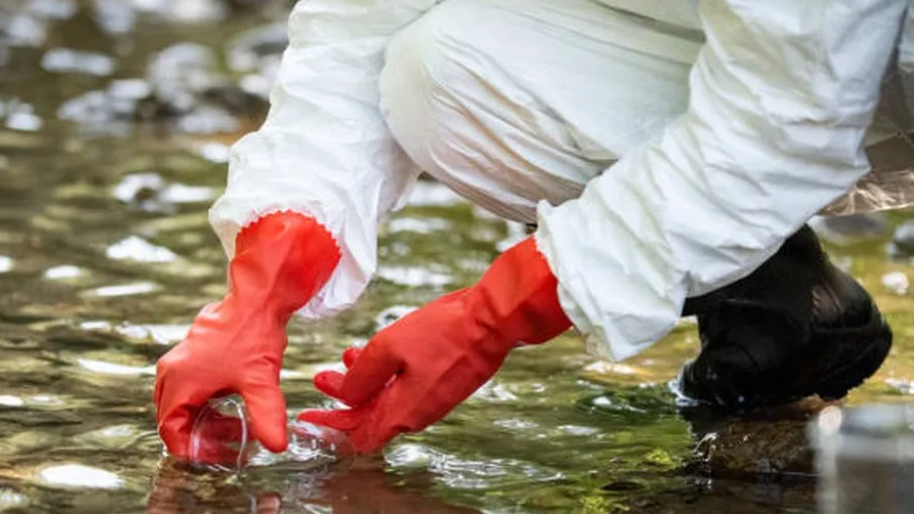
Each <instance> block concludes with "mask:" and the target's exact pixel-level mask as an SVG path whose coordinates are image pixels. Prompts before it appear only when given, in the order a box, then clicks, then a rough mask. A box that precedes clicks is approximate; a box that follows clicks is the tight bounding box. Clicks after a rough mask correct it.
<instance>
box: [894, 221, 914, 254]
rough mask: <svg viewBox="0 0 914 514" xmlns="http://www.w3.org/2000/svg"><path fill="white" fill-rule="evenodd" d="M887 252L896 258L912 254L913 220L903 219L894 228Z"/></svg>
mask: <svg viewBox="0 0 914 514" xmlns="http://www.w3.org/2000/svg"><path fill="white" fill-rule="evenodd" d="M888 252H889V255H890V256H892V257H894V258H896V259H905V258H908V257H912V256H914V220H908V221H905V222H904V223H902V224H901V225H899V226H898V227H897V228H896V229H895V234H894V235H893V236H892V242H891V243H889V246H888Z"/></svg>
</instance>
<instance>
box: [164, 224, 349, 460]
mask: <svg viewBox="0 0 914 514" xmlns="http://www.w3.org/2000/svg"><path fill="white" fill-rule="evenodd" d="M235 247H236V251H235V256H234V258H233V259H232V262H231V264H230V265H229V280H230V292H229V293H228V294H227V295H226V297H225V298H224V299H223V300H222V301H220V302H216V303H213V304H210V305H208V306H206V307H205V308H204V309H203V310H201V311H200V313H199V314H198V315H197V317H196V319H195V320H194V323H193V325H192V326H191V329H190V331H189V332H188V334H187V337H186V338H185V339H184V340H183V341H182V342H181V343H179V344H178V345H176V346H175V347H174V348H173V349H171V350H170V351H169V352H168V353H167V354H165V355H164V356H163V357H162V358H161V359H159V362H158V364H157V366H156V384H155V393H154V402H155V406H156V419H157V422H158V427H159V435H160V436H161V438H162V440H163V441H164V442H165V445H166V447H167V449H168V451H169V452H170V453H171V454H173V455H175V456H176V457H179V458H186V457H187V456H188V445H189V442H190V435H191V429H192V427H193V423H194V420H195V419H196V416H197V414H198V412H199V410H200V409H201V408H202V407H203V406H204V405H206V403H207V402H208V401H209V399H211V398H213V397H217V396H223V395H227V394H232V393H238V394H240V395H241V396H242V398H243V399H244V401H245V405H246V407H247V410H248V413H249V414H250V418H251V431H252V435H253V437H254V438H256V439H257V440H259V441H260V442H261V443H262V444H263V445H264V446H265V447H266V448H268V449H269V450H271V451H274V452H280V451H283V450H284V449H285V448H286V446H287V434H286V406H285V400H284V398H283V395H282V392H281V390H280V388H279V373H280V370H281V369H282V356H283V352H284V351H285V348H286V342H287V339H286V334H285V326H286V324H287V323H288V321H289V318H290V317H291V315H292V313H293V312H294V311H295V310H297V309H299V308H301V307H303V306H304V305H305V304H306V303H307V302H308V301H309V300H310V298H311V297H312V296H313V295H314V294H315V293H316V292H317V291H319V290H320V288H321V287H323V285H324V284H325V283H326V281H327V279H328V278H329V277H330V275H331V274H332V272H333V270H334V269H335V267H336V265H337V263H338V261H339V258H340V253H339V249H338V248H337V246H336V243H335V242H334V240H333V238H332V236H331V235H330V234H329V233H328V232H327V231H326V230H325V229H324V228H323V227H322V226H321V225H320V224H318V223H317V222H316V221H315V220H313V219H312V218H309V217H306V216H302V215H300V214H294V213H277V214H273V215H269V216H266V217H263V218H261V219H259V220H258V221H256V222H255V223H253V224H252V225H249V226H248V227H245V228H244V229H243V230H242V231H241V232H240V233H239V235H238V237H237V238H236V245H235Z"/></svg>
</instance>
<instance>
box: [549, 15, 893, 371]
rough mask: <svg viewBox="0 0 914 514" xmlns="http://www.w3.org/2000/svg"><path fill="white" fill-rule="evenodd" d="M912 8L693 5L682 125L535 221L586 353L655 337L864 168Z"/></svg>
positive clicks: (634, 349)
mask: <svg viewBox="0 0 914 514" xmlns="http://www.w3.org/2000/svg"><path fill="white" fill-rule="evenodd" d="M907 4H908V0H811V1H802V2H798V1H796V0H769V1H765V2H759V1H758V0H703V1H702V3H701V19H702V26H703V29H704V30H705V34H706V42H705V44H704V46H703V47H702V49H701V51H700V54H699V57H698V59H697V61H696V62H695V64H694V65H693V68H692V70H691V74H690V79H689V85H690V99H689V105H688V109H687V111H686V112H685V113H684V114H683V115H682V116H681V117H680V118H678V119H677V120H675V121H674V122H672V123H671V124H670V125H668V126H667V127H666V129H665V130H664V131H663V133H662V134H661V135H660V136H659V137H658V138H657V139H656V140H653V141H651V142H649V143H647V144H645V145H643V146H641V147H639V148H637V149H635V150H633V151H631V152H629V153H628V154H626V155H625V156H623V158H622V159H620V160H619V161H618V162H617V163H616V164H615V165H613V166H612V167H610V168H609V169H607V170H606V171H605V172H604V173H603V174H602V175H601V176H599V177H597V178H595V179H593V180H592V181H591V182H590V183H588V185H587V187H586V188H585V190H584V192H583V194H582V196H581V197H580V198H578V199H575V200H571V201H568V202H566V203H564V204H562V205H560V206H557V207H551V206H549V205H547V204H545V203H542V202H541V203H540V205H539V206H538V218H539V228H538V230H537V233H536V239H537V242H538V245H539V248H540V250H541V251H542V252H543V253H544V254H545V256H546V258H547V260H548V262H549V264H550V266H551V268H552V270H553V272H554V273H555V274H556V276H557V278H558V281H559V297H560V301H561V303H562V306H563V308H564V309H565V311H566V313H567V314H568V316H569V318H570V319H571V320H572V321H573V323H574V324H575V326H576V327H577V328H578V329H579V330H580V331H581V332H582V333H583V334H584V335H585V337H586V340H587V342H588V347H589V349H590V350H591V351H595V352H598V353H599V354H600V355H602V356H604V357H608V358H612V359H616V360H621V359H625V358H627V357H630V356H632V355H634V354H636V353H638V352H640V351H642V350H643V349H645V348H646V347H648V346H650V345H652V344H653V343H655V342H656V341H658V340H659V339H660V338H662V337H664V336H665V335H666V334H667V333H668V332H669V331H670V330H671V329H672V328H673V327H674V326H675V324H676V322H677V321H678V319H679V317H680V315H681V312H682V306H683V303H684V301H685V298H686V297H688V296H697V295H701V294H703V293H707V292H710V291H712V290H714V289H717V288H720V287H722V286H725V285H727V284H729V283H731V282H733V281H735V280H738V279H740V278H742V277H744V276H746V275H748V274H749V273H750V272H751V271H752V270H754V269H755V268H756V267H758V266H759V265H761V264H762V263H763V262H764V261H765V260H766V259H767V258H768V257H770V256H771V255H772V254H773V253H775V252H776V251H777V249H778V248H779V247H780V245H781V244H782V243H783V241H784V240H785V239H786V238H787V237H788V236H789V235H790V234H792V233H793V232H794V231H796V230H797V229H798V228H799V227H800V226H801V225H802V224H803V223H805V222H806V221H807V220H808V219H809V218H810V217H811V216H812V215H814V214H815V213H816V212H817V211H819V210H820V209H821V208H822V207H824V206H826V205H827V204H828V203H829V202H831V201H833V200H834V199H836V198H837V197H838V196H840V195H842V194H843V193H844V192H845V191H847V190H848V189H849V188H850V187H851V186H853V184H854V183H855V182H856V181H857V180H858V179H859V178H860V177H862V176H863V175H864V174H865V173H866V172H867V171H868V169H869V163H868V160H867V157H866V154H865V152H864V147H863V143H864V136H865V133H866V131H867V128H868V127H869V125H870V123H871V121H872V119H873V116H874V112H875V110H876V107H877V103H878V101H879V91H880V83H881V79H882V77H883V75H884V74H885V72H886V70H887V68H888V65H889V62H890V59H891V56H892V54H893V51H894V49H895V48H896V46H897V44H898V41H899V35H900V29H901V26H902V21H903V18H904V15H905V10H906V8H907Z"/></svg>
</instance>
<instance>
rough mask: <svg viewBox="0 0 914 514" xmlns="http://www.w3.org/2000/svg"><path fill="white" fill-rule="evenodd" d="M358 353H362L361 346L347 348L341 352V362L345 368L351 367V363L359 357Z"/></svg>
mask: <svg viewBox="0 0 914 514" xmlns="http://www.w3.org/2000/svg"><path fill="white" fill-rule="evenodd" d="M359 355H362V349H361V348H354V347H353V348H348V349H347V350H346V351H345V352H343V364H345V365H346V369H349V368H351V367H352V364H353V363H354V362H355V361H356V360H357V359H358V358H359Z"/></svg>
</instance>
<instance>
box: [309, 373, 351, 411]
mask: <svg viewBox="0 0 914 514" xmlns="http://www.w3.org/2000/svg"><path fill="white" fill-rule="evenodd" d="M345 377H346V376H345V375H343V374H342V373H340V372H338V371H321V372H320V373H318V374H317V375H314V387H316V388H317V390H318V391H320V392H322V393H324V394H325V395H327V396H329V397H331V398H334V399H337V400H340V401H342V398H340V389H341V388H342V387H343V380H344V379H345ZM344 403H345V402H344Z"/></svg>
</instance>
